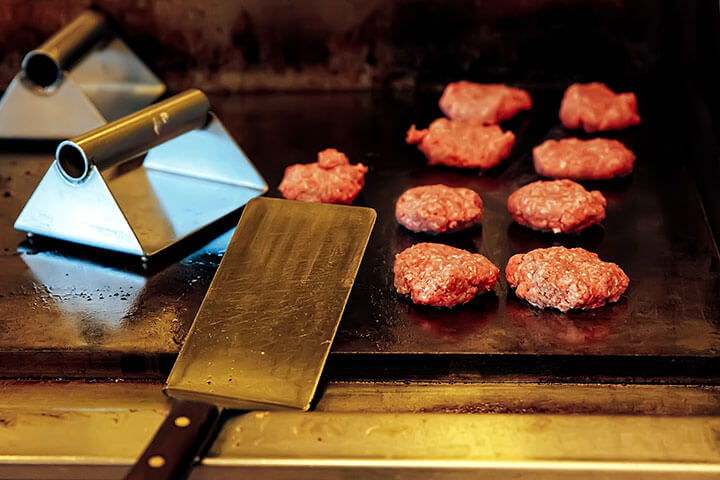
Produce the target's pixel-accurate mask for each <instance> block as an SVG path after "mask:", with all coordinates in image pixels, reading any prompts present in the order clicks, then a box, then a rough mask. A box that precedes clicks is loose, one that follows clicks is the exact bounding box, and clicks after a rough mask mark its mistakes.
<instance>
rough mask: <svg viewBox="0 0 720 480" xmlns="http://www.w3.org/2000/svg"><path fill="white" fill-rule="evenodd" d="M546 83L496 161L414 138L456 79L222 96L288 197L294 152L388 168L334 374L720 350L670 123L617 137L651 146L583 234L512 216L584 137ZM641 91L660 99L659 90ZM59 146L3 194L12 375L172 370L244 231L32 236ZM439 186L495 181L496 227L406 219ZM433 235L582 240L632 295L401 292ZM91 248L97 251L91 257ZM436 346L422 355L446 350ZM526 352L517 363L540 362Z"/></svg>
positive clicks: (503, 240)
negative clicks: (189, 238) (543, 167)
mask: <svg viewBox="0 0 720 480" xmlns="http://www.w3.org/2000/svg"><path fill="white" fill-rule="evenodd" d="M532 93H533V99H534V101H535V106H534V108H533V110H532V111H530V112H528V113H523V114H520V115H519V116H518V117H517V118H516V119H514V120H512V121H511V122H509V123H507V124H506V125H504V127H506V128H510V129H512V130H513V131H514V132H515V134H516V135H517V142H516V146H515V148H514V150H513V153H512V154H511V156H510V158H508V159H507V160H505V161H504V163H503V164H501V165H500V166H498V167H496V168H494V169H492V170H490V171H488V172H486V173H485V174H484V175H482V176H479V175H477V172H475V171H467V172H464V171H459V170H454V169H450V168H441V167H430V166H427V164H426V161H425V159H424V157H423V156H422V154H420V153H419V152H418V151H417V150H416V148H415V147H414V146H408V145H405V143H404V136H405V132H406V130H407V128H408V127H409V126H410V124H411V123H416V124H417V126H418V127H423V128H424V127H426V126H427V125H428V123H429V122H430V121H432V120H433V119H434V118H436V117H437V116H439V115H440V112H439V110H438V108H437V98H438V95H439V94H434V95H427V96H424V97H422V98H420V99H418V98H415V97H413V96H402V95H399V94H398V95H394V96H376V95H371V94H364V93H352V94H311V95H310V94H308V95H302V94H277V95H248V96H242V97H241V96H236V97H231V98H224V97H219V98H215V99H213V105H214V106H215V110H216V111H217V113H218V115H219V117H220V118H222V119H223V121H224V122H225V123H226V125H227V126H228V128H229V130H230V131H231V133H232V134H233V135H234V136H235V137H236V138H237V139H238V141H239V143H240V144H241V145H242V146H243V148H244V149H245V151H246V152H247V153H248V155H249V157H250V158H251V159H252V160H253V162H254V163H255V164H256V165H257V166H258V168H259V170H260V171H261V172H262V173H263V175H264V176H265V178H266V180H267V182H268V184H269V185H270V188H271V189H270V193H269V194H270V195H272V196H279V194H278V191H277V185H278V184H279V182H280V179H281V178H282V174H283V170H284V168H285V167H287V166H288V165H291V164H293V163H307V162H311V161H314V160H315V155H316V152H318V151H319V150H321V149H324V148H326V147H335V148H338V149H339V150H341V151H344V152H345V153H346V154H347V155H348V156H349V158H350V160H351V161H352V162H353V163H354V162H358V161H360V162H363V163H365V164H366V165H368V166H369V167H370V171H369V172H368V175H367V177H366V186H365V188H364V190H363V191H362V193H361V194H360V196H359V197H358V199H357V200H356V202H355V203H356V204H357V205H365V206H369V207H372V208H375V209H376V210H377V212H378V220H377V224H376V227H375V230H374V233H373V236H372V238H371V242H370V245H369V246H368V250H367V253H366V256H365V260H364V261H363V264H362V266H361V269H360V273H359V275H358V278H357V281H356V283H355V286H354V289H353V292H352V294H351V298H350V302H349V303H348V306H347V308H346V311H345V315H344V317H343V321H342V323H341V326H340V330H339V332H338V335H337V337H336V341H335V345H334V350H333V355H331V358H330V365H329V373H330V374H331V375H332V373H333V371H334V370H333V365H338V364H341V363H353V360H352V359H353V358H355V357H358V356H359V357H367V355H371V356H372V357H374V358H384V357H387V358H393V361H394V362H397V361H400V362H403V361H405V360H403V359H404V358H405V356H403V355H402V354H404V353H411V354H427V355H430V356H433V354H437V353H444V354H447V355H445V357H448V358H450V357H455V356H456V355H461V356H469V358H477V359H483V358H487V359H493V361H496V362H498V363H503V362H505V361H504V360H502V359H503V357H507V355H508V354H509V355H512V356H513V358H524V357H525V356H526V355H527V356H533V357H534V356H538V357H537V358H541V357H542V358H543V361H544V362H546V361H550V362H552V359H553V358H557V359H558V361H561V360H560V359H562V362H564V363H565V364H567V358H568V356H570V357H572V356H575V355H579V354H582V355H585V357H583V358H588V359H592V358H597V357H603V358H608V359H610V358H613V359H616V360H617V359H618V358H620V359H621V365H622V359H628V360H633V359H634V360H633V361H636V360H637V359H639V358H641V359H643V365H648V364H652V362H654V361H655V360H653V359H656V360H657V361H658V362H660V363H662V362H665V363H667V361H668V359H670V360H673V359H674V358H675V357H677V358H678V361H679V362H680V360H682V361H681V362H680V363H681V364H682V365H687V362H690V365H691V366H692V365H695V364H693V363H692V362H693V361H694V360H693V359H697V365H707V361H708V360H711V361H714V360H715V359H717V358H720V355H719V354H718V345H720V343H719V342H718V338H719V335H720V311H719V309H720V274H719V273H718V271H719V267H718V266H719V265H720V259H719V258H718V253H717V251H716V250H715V245H714V243H713V239H712V237H711V234H710V230H709V228H708V225H707V221H706V219H705V216H704V214H703V210H702V206H701V204H700V202H699V200H698V196H697V192H696V189H695V186H694V184H693V182H692V179H691V178H690V177H689V176H688V175H687V174H686V173H685V171H684V170H683V169H679V170H678V169H668V168H665V167H664V165H665V164H666V163H667V162H668V161H669V160H673V159H674V158H676V157H677V155H678V154H679V153H681V152H682V150H683V148H682V145H678V144H676V143H674V141H673V139H672V138H667V137H663V136H661V135H659V134H658V133H657V132H656V131H654V129H653V125H652V120H651V119H647V118H644V122H645V123H644V124H643V125H642V126H640V127H637V128H634V129H632V130H629V131H627V132H621V133H619V134H616V135H603V136H611V137H614V138H618V139H620V140H621V141H623V142H625V143H626V144H627V145H628V146H629V147H630V148H631V149H632V150H633V151H635V153H636V154H637V156H638V160H637V162H636V169H635V173H634V174H633V175H632V176H631V177H630V178H628V179H623V180H617V181H611V182H602V183H601V182H598V183H594V184H587V185H586V186H589V187H592V188H594V189H599V190H601V191H602V192H603V193H604V194H605V195H606V197H607V198H608V209H607V216H608V218H607V219H606V220H605V222H604V223H603V226H602V227H593V228H591V229H589V230H588V231H586V232H584V233H583V234H581V235H578V236H552V235H549V234H542V233H536V232H533V231H530V230H528V229H525V228H523V227H520V226H518V225H515V224H513V223H512V222H511V221H510V217H509V215H508V213H507V210H506V201H507V196H508V195H509V194H510V193H511V192H512V191H513V190H515V189H516V188H518V187H519V186H521V185H524V184H526V183H529V182H531V181H534V180H536V179H537V178H538V177H537V176H536V174H535V173H534V171H533V168H532V161H531V158H532V157H531V149H532V147H533V146H534V145H537V144H539V143H540V142H542V141H543V140H544V139H547V138H561V137H564V136H571V135H572V134H573V133H571V132H568V131H565V130H564V129H563V128H562V127H561V126H559V123H558V120H557V109H558V106H559V101H560V97H561V94H562V91H561V90H554V91H551V92H544V93H543V92H534V91H533V92H532ZM639 98H640V104H641V113H643V112H642V105H643V95H642V92H639ZM50 151H51V150H48V152H50ZM51 158H52V157H51V154H50V153H46V154H41V153H39V152H36V153H34V154H19V153H10V152H6V153H3V154H1V156H0V195H1V194H2V193H4V192H5V191H8V192H10V194H11V196H9V197H0V221H2V225H0V234H1V236H0V242H1V243H2V244H1V245H0V248H2V249H5V250H4V251H0V269H1V270H2V272H3V276H2V278H1V279H0V295H1V296H2V297H1V298H0V301H1V303H0V310H2V317H3V319H2V322H0V361H1V362H2V365H3V376H15V375H39V374H47V375H62V376H120V377H123V376H125V377H131V376H136V377H137V376H140V377H142V376H145V377H148V376H150V377H152V376H154V377H160V376H162V375H163V374H164V373H166V372H167V368H168V366H169V365H170V364H171V362H172V360H173V356H174V354H175V353H177V350H178V348H179V343H180V341H181V339H182V337H183V335H184V334H185V332H186V331H187V328H188V327H189V325H190V323H191V322H192V318H193V316H194V314H195V312H196V310H197V308H198V307H199V304H200V301H201V299H202V296H203V295H204V293H205V290H206V289H207V286H208V284H209V281H210V279H211V278H212V275H213V273H214V271H215V269H216V268H217V265H218V263H219V260H220V257H221V254H222V253H223V251H224V248H225V246H226V245H227V242H228V241H229V239H230V235H229V233H230V232H227V233H224V234H222V235H220V236H219V237H217V238H215V239H212V237H209V236H206V237H205V238H204V239H203V238H201V239H196V240H194V241H193V242H194V243H191V244H188V245H186V246H185V249H184V250H183V249H178V250H177V251H175V252H174V253H173V254H171V255H168V256H167V257H166V258H163V259H160V261H159V262H158V263H157V264H155V265H151V268H150V270H147V271H145V270H142V268H140V267H139V266H137V265H131V264H128V260H129V259H128V258H126V257H118V256H116V255H112V254H108V253H105V252H98V251H90V252H88V251H87V249H77V248H67V245H63V246H62V248H58V247H59V245H58V244H57V243H56V242H52V241H49V242H48V241H40V242H37V243H34V244H33V245H29V244H28V243H27V242H23V239H24V236H23V234H22V233H20V232H16V231H14V230H13V229H12V223H13V221H14V220H15V218H16V216H17V214H18V213H19V211H20V209H21V207H22V205H23V204H24V202H25V200H26V199H27V198H28V197H29V195H30V194H31V193H32V190H33V189H34V186H35V184H36V183H37V182H38V181H39V179H40V177H41V176H42V174H43V173H44V171H45V169H46V168H47V166H49V164H50V161H51ZM8 177H10V179H8ZM433 183H445V184H447V185H450V186H465V187H469V188H473V189H475V190H476V191H477V192H478V193H480V195H481V196H482V198H483V201H484V204H485V214H484V218H483V224H482V227H479V228H476V229H473V230H471V231H469V232H461V233H457V234H453V235H450V236H428V235H421V234H414V233H411V232H409V231H406V230H404V229H403V228H402V227H399V226H398V225H397V223H396V222H395V219H394V205H395V200H396V199H397V197H398V196H399V195H400V194H401V193H402V192H403V191H404V190H406V189H407V188H410V187H413V186H416V185H424V184H433ZM236 219H237V216H235V217H234V219H233V218H231V219H228V221H227V222H225V225H231V224H232V222H233V220H236ZM217 233H218V232H217V231H216V232H215V234H217ZM422 241H436V242H443V243H448V244H450V245H453V246H457V247H461V248H465V249H468V250H470V251H475V252H480V253H482V254H484V255H486V256H487V257H488V258H489V259H490V260H492V261H493V262H494V263H495V264H496V265H498V267H500V268H501V270H504V267H505V264H506V263H507V259H508V258H509V257H510V256H511V255H512V254H514V253H518V252H526V251H528V250H531V249H533V248H538V247H546V246H551V245H565V246H568V247H570V246H581V247H584V248H587V249H589V250H592V251H595V252H597V253H598V254H599V255H600V257H601V258H602V259H604V260H607V261H612V262H616V263H618V264H619V265H620V266H621V267H622V268H623V269H624V270H625V272H626V273H627V274H628V276H629V277H630V286H629V288H628V291H627V293H626V295H625V296H624V298H623V299H622V300H621V301H620V302H619V303H617V304H614V305H610V306H607V307H604V308H600V309H597V310H593V311H589V312H570V313H567V314H562V313H559V312H552V311H540V310H538V309H535V308H533V307H531V306H530V305H529V304H527V303H526V302H524V301H522V300H520V299H517V298H515V297H514V295H512V293H508V288H507V284H506V282H505V280H504V275H502V276H501V280H500V282H499V283H498V286H497V288H496V291H495V293H494V294H489V295H485V296H482V297H479V298H477V299H476V300H474V301H473V302H471V303H470V304H468V305H465V306H461V307H456V308H454V309H447V310H436V309H431V308H422V307H416V306H414V305H412V304H411V303H410V302H409V301H407V300H406V299H404V298H401V297H399V296H397V295H396V294H395V291H394V288H393V286H392V265H393V260H394V255H395V254H396V253H398V252H399V251H401V250H402V249H404V248H406V247H408V246H410V245H412V244H414V243H417V242H422ZM203 243H206V245H204V246H203ZM190 252H192V253H190ZM78 255H79V256H81V257H83V258H82V259H76V258H74V257H75V256H78ZM183 257H185V258H183ZM360 354H362V355H360ZM376 354H392V355H376ZM473 354H476V355H473ZM477 354H480V355H477ZM517 354H521V355H520V357H518V356H517ZM398 355H399V356H398ZM427 355H426V356H423V357H422V358H426V359H428V358H430V357H428V356H427ZM661 357H662V359H661ZM419 358H421V357H420V356H418V355H411V356H407V359H408V360H407V361H405V363H406V364H407V369H409V370H412V369H415V370H418V371H422V370H423V369H424V368H426V367H427V363H424V362H423V361H416V360H417V359H419ZM436 358H442V356H441V357H437V356H436ZM508 358H509V357H508ZM578 358H580V357H578ZM398 359H399V360H398ZM413 359H415V360H413ZM663 359H664V360H663ZM593 361H594V360H593ZM379 363H380V364H381V363H382V360H380V361H379ZM522 365H523V364H522V363H520V364H517V365H516V367H517V368H516V370H518V371H522V369H523V367H522ZM476 366H477V365H476ZM473 368H475V367H473ZM479 368H480V369H482V367H479ZM688 368H689V367H688ZM409 370H408V371H409ZM369 375H370V376H372V373H371V374H369ZM409 376H412V375H409Z"/></svg>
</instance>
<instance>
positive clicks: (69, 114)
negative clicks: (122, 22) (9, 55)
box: [0, 38, 165, 139]
mask: <svg viewBox="0 0 720 480" xmlns="http://www.w3.org/2000/svg"><path fill="white" fill-rule="evenodd" d="M164 92H165V85H164V84H163V83H162V82H160V80H159V79H158V78H157V77H156V76H155V75H154V74H153V73H152V72H151V71H150V70H149V69H148V67H147V66H145V64H144V63H143V62H142V61H141V60H140V59H139V58H138V57H137V56H136V55H135V54H134V53H133V52H132V51H131V50H130V49H129V48H128V46H127V45H126V44H125V43H124V42H123V41H122V40H120V39H119V38H115V39H113V40H112V41H110V43H108V44H107V45H104V46H102V47H100V48H96V49H95V50H93V51H92V52H90V53H88V54H87V55H86V56H85V57H84V58H83V59H82V60H81V61H80V62H79V63H78V64H77V65H75V66H74V67H73V68H72V69H71V70H69V71H65V72H63V79H62V80H61V81H60V82H59V83H58V84H57V85H53V86H51V87H48V88H42V87H38V86H37V85H34V84H33V83H32V82H29V81H28V80H26V79H25V78H24V77H23V74H22V72H21V73H18V74H17V75H16V76H15V78H14V79H13V81H12V82H11V83H10V86H9V87H8V88H7V90H6V91H5V94H4V95H3V97H2V98H1V99H0V138H9V139H65V138H70V137H74V136H76V135H79V134H81V133H84V132H87V131H88V130H92V129H93V128H96V127H99V126H101V125H104V124H105V123H107V122H110V121H112V120H115V119H118V118H120V117H123V116H125V115H127V114H129V113H132V112H134V111H136V110H138V109H140V108H142V107H145V106H147V105H149V104H150V103H152V102H153V101H154V100H155V99H157V98H158V97H159V96H160V95H162V94H163V93H164Z"/></svg>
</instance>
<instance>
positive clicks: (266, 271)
mask: <svg viewBox="0 0 720 480" xmlns="http://www.w3.org/2000/svg"><path fill="white" fill-rule="evenodd" d="M375 217H376V215H375V212H374V211H373V210H371V209H368V208H358V207H347V206H343V205H325V204H314V203H305V202H296V201H290V200H279V199H268V198H258V199H255V200H252V201H250V202H249V203H248V205H247V206H246V207H245V210H244V211H243V215H242V217H241V218H240V223H238V227H237V229H236V230H235V234H234V235H233V238H232V240H231V241H230V245H228V249H227V251H226V252H225V255H224V256H223V259H222V261H221V262H220V266H219V267H218V271H217V273H216V274H215V278H214V279H213V282H212V284H211V285H210V288H209V290H208V293H207V295H206V296H205V299H204V300H203V303H202V305H201V306H200V310H199V311H198V314H197V316H196V317H195V320H194V322H193V325H192V327H191V328H190V331H189V332H188V336H187V338H186V340H185V342H184V344H183V347H182V349H181V350H180V354H179V355H178V358H177V360H176V362H175V365H174V366H173V369H172V372H170V376H169V377H168V380H167V384H166V387H165V390H166V392H167V393H168V394H169V395H171V396H174V397H179V398H183V399H189V400H200V401H204V402H207V403H215V404H217V405H221V406H224V407H234V408H243V409H251V408H258V406H260V407H264V408H273V407H280V408H283V407H285V408H287V407H291V408H298V409H302V410H307V409H308V408H309V407H310V402H311V400H312V398H313V395H314V394H315V389H316V388H317V384H318V382H319V380H320V374H321V373H322V370H323V367H324V366H325V359H326V358H327V355H328V353H329V352H330V347H331V346H332V341H333V338H334V337H335V332H336V331H337V328H338V325H339V323H340V318H341V317H342V313H343V310H344V309H345V303H346V302H347V298H348V295H349V294H350V290H351V288H352V285H353V281H354V280H355V275H356V273H357V270H358V268H359V266H360V262H361V261H362V258H363V253H364V252H365V246H366V245H367V241H368V238H369V237H370V233H371V232H372V228H373V225H374V223H375Z"/></svg>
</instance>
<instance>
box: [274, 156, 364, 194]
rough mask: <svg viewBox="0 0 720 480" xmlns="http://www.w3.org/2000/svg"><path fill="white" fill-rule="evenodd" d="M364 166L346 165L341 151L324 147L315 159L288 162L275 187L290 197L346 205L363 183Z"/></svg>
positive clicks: (347, 163) (358, 191)
mask: <svg viewBox="0 0 720 480" xmlns="http://www.w3.org/2000/svg"><path fill="white" fill-rule="evenodd" d="M365 172H367V167H366V166H365V165H363V164H362V163H358V164H356V165H350V162H349V161H348V158H347V157H346V156H345V154H344V153H342V152H338V151H337V150H335V149H334V148H328V149H327V150H323V151H322V152H320V153H318V161H317V162H315V163H308V164H296V165H291V166H289V167H287V168H286V169H285V176H284V177H283V179H282V182H280V186H279V187H278V190H280V192H281V193H282V194H283V197H285V198H287V199H290V200H302V201H304V202H318V203H344V204H350V203H352V201H353V200H354V199H355V197H356V196H357V194H358V193H360V190H362V187H363V185H365Z"/></svg>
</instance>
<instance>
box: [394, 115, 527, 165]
mask: <svg viewBox="0 0 720 480" xmlns="http://www.w3.org/2000/svg"><path fill="white" fill-rule="evenodd" d="M406 142H407V143H411V144H412V143H417V144H418V149H420V151H421V152H423V153H424V154H425V156H426V157H427V158H428V163H430V165H433V164H441V165H448V166H451V167H462V168H482V169H487V168H490V167H493V166H495V165H497V164H498V163H500V161H501V160H502V159H503V158H505V157H507V156H508V155H509V154H510V150H512V147H513V144H514V143H515V135H513V133H512V132H510V131H508V132H505V133H503V131H502V129H501V128H500V127H498V126H497V125H490V126H484V125H482V124H481V123H479V122H454V121H451V120H448V119H447V118H438V119H437V120H435V121H434V122H432V123H431V124H430V127H429V128H427V129H426V130H418V129H416V128H415V125H413V126H412V127H410V130H408V133H407V138H406Z"/></svg>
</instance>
